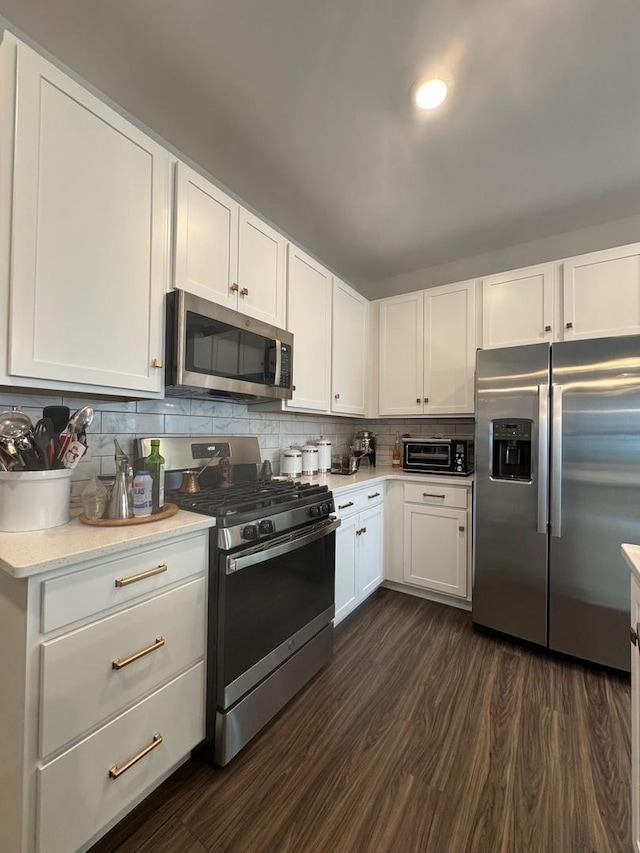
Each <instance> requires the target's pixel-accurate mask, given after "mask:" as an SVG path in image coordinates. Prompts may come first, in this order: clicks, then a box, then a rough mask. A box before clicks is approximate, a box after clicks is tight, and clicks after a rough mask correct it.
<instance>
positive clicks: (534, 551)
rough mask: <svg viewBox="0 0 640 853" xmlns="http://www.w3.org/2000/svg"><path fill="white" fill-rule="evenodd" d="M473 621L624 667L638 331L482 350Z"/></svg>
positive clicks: (639, 516) (639, 394) (635, 508)
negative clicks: (623, 549) (625, 549)
mask: <svg viewBox="0 0 640 853" xmlns="http://www.w3.org/2000/svg"><path fill="white" fill-rule="evenodd" d="M475 451H476V464H475V467H476V479H475V563H474V584H473V621H474V623H476V624H477V625H479V626H483V627H486V628H492V629H494V630H497V631H500V632H502V633H504V634H509V635H511V636H514V637H519V638H521V639H523V640H528V641H530V642H532V643H538V644H540V645H541V646H548V647H549V648H550V649H554V650H556V651H559V652H564V653H566V654H569V655H573V656H575V657H578V658H582V659H585V660H589V661H593V662H595V663H599V664H604V665H605V666H610V667H615V668H617V669H621V670H627V671H628V670H629V669H630V660H631V657H630V644H629V579H628V572H627V570H626V568H625V564H624V561H623V559H622V556H621V553H620V545H621V544H622V543H623V542H634V543H639V544H640V336H632V337H621V338H601V339H597V340H589V341H567V342H565V343H558V344H535V345H533V346H522V347H510V348H507V349H495V350H481V351H479V352H478V360H477V375H476V441H475Z"/></svg>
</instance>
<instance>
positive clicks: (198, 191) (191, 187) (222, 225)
mask: <svg viewBox="0 0 640 853" xmlns="http://www.w3.org/2000/svg"><path fill="white" fill-rule="evenodd" d="M175 210H176V213H175V216H176V221H175V226H176V227H175V244H174V285H175V287H179V288H180V289H182V290H186V291H188V292H189V293H193V294H194V295H195V296H201V297H202V298H203V299H210V300H211V301H212V302H218V303H219V304H221V305H226V306H227V307H228V308H237V307H238V284H237V281H238V210H239V205H238V203H237V202H235V201H234V200H233V199H232V198H229V196H228V195H226V193H223V192H222V190H220V189H218V187H216V186H214V185H213V184H212V183H211V182H210V181H207V180H206V179H205V178H203V177H202V175H199V174H198V173H197V172H195V171H194V170H193V169H190V168H189V167H188V166H186V165H185V164H184V163H177V164H176V201H175Z"/></svg>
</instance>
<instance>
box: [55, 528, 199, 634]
mask: <svg viewBox="0 0 640 853" xmlns="http://www.w3.org/2000/svg"><path fill="white" fill-rule="evenodd" d="M208 542H209V539H208V533H204V534H200V535H198V536H193V537H190V538H188V539H181V540H179V541H177V542H167V543H164V544H163V545H161V546H159V547H158V548H148V549H146V550H144V551H142V552H139V553H137V554H132V555H131V556H127V557H121V558H120V559H118V560H111V561H109V562H103V563H100V564H99V565H96V567H95V568H90V569H85V570H83V571H81V572H75V573H74V574H70V575H65V576H64V577H61V578H54V579H53V580H50V581H44V582H43V584H42V632H43V633H46V632H47V631H53V630H54V629H55V628H60V627H61V626H62V625H68V624H69V623H70V622H76V621H77V620H78V619H85V618H86V617H88V616H93V614H94V613H100V612H101V611H103V610H107V609H108V608H110V607H116V606H117V605H119V604H126V603H127V602H128V601H131V600H133V599H135V598H139V597H140V596H141V595H147V594H148V593H150V592H154V591H155V590H161V589H162V588H163V587H165V586H169V585H170V584H173V583H176V582H177V581H180V580H182V579H183V578H187V577H190V576H191V575H196V574H202V573H203V572H204V571H205V569H206V566H207V548H208ZM121 583H124V585H120V584H121Z"/></svg>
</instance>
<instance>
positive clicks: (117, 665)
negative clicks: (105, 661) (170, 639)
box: [111, 637, 164, 669]
mask: <svg viewBox="0 0 640 853" xmlns="http://www.w3.org/2000/svg"><path fill="white" fill-rule="evenodd" d="M163 646H164V637H156V641H155V643H151V645H150V646H147V648H146V649H141V650H140V651H139V652H135V654H133V655H130V656H129V657H128V658H125V659H124V660H122V659H121V658H116V659H115V660H112V661H111V666H112V667H113V669H123V668H124V667H125V666H129V664H130V663H133V662H134V661H137V660H140V658H143V657H145V655H149V654H151V652H155V650H156V649H161V648H162V647H163Z"/></svg>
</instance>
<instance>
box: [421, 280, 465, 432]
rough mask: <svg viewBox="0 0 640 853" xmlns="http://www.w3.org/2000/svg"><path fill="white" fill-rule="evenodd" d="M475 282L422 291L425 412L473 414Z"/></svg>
mask: <svg viewBox="0 0 640 853" xmlns="http://www.w3.org/2000/svg"><path fill="white" fill-rule="evenodd" d="M475 361H476V283H475V282H474V281H472V282H465V283H462V284H454V285H447V286H446V287H436V288H434V289H433V290H426V291H425V292H424V396H425V406H424V411H425V414H430V415H441V414H447V415H459V414H473V409H474V390H473V389H474V382H473V380H474V372H475Z"/></svg>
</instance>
